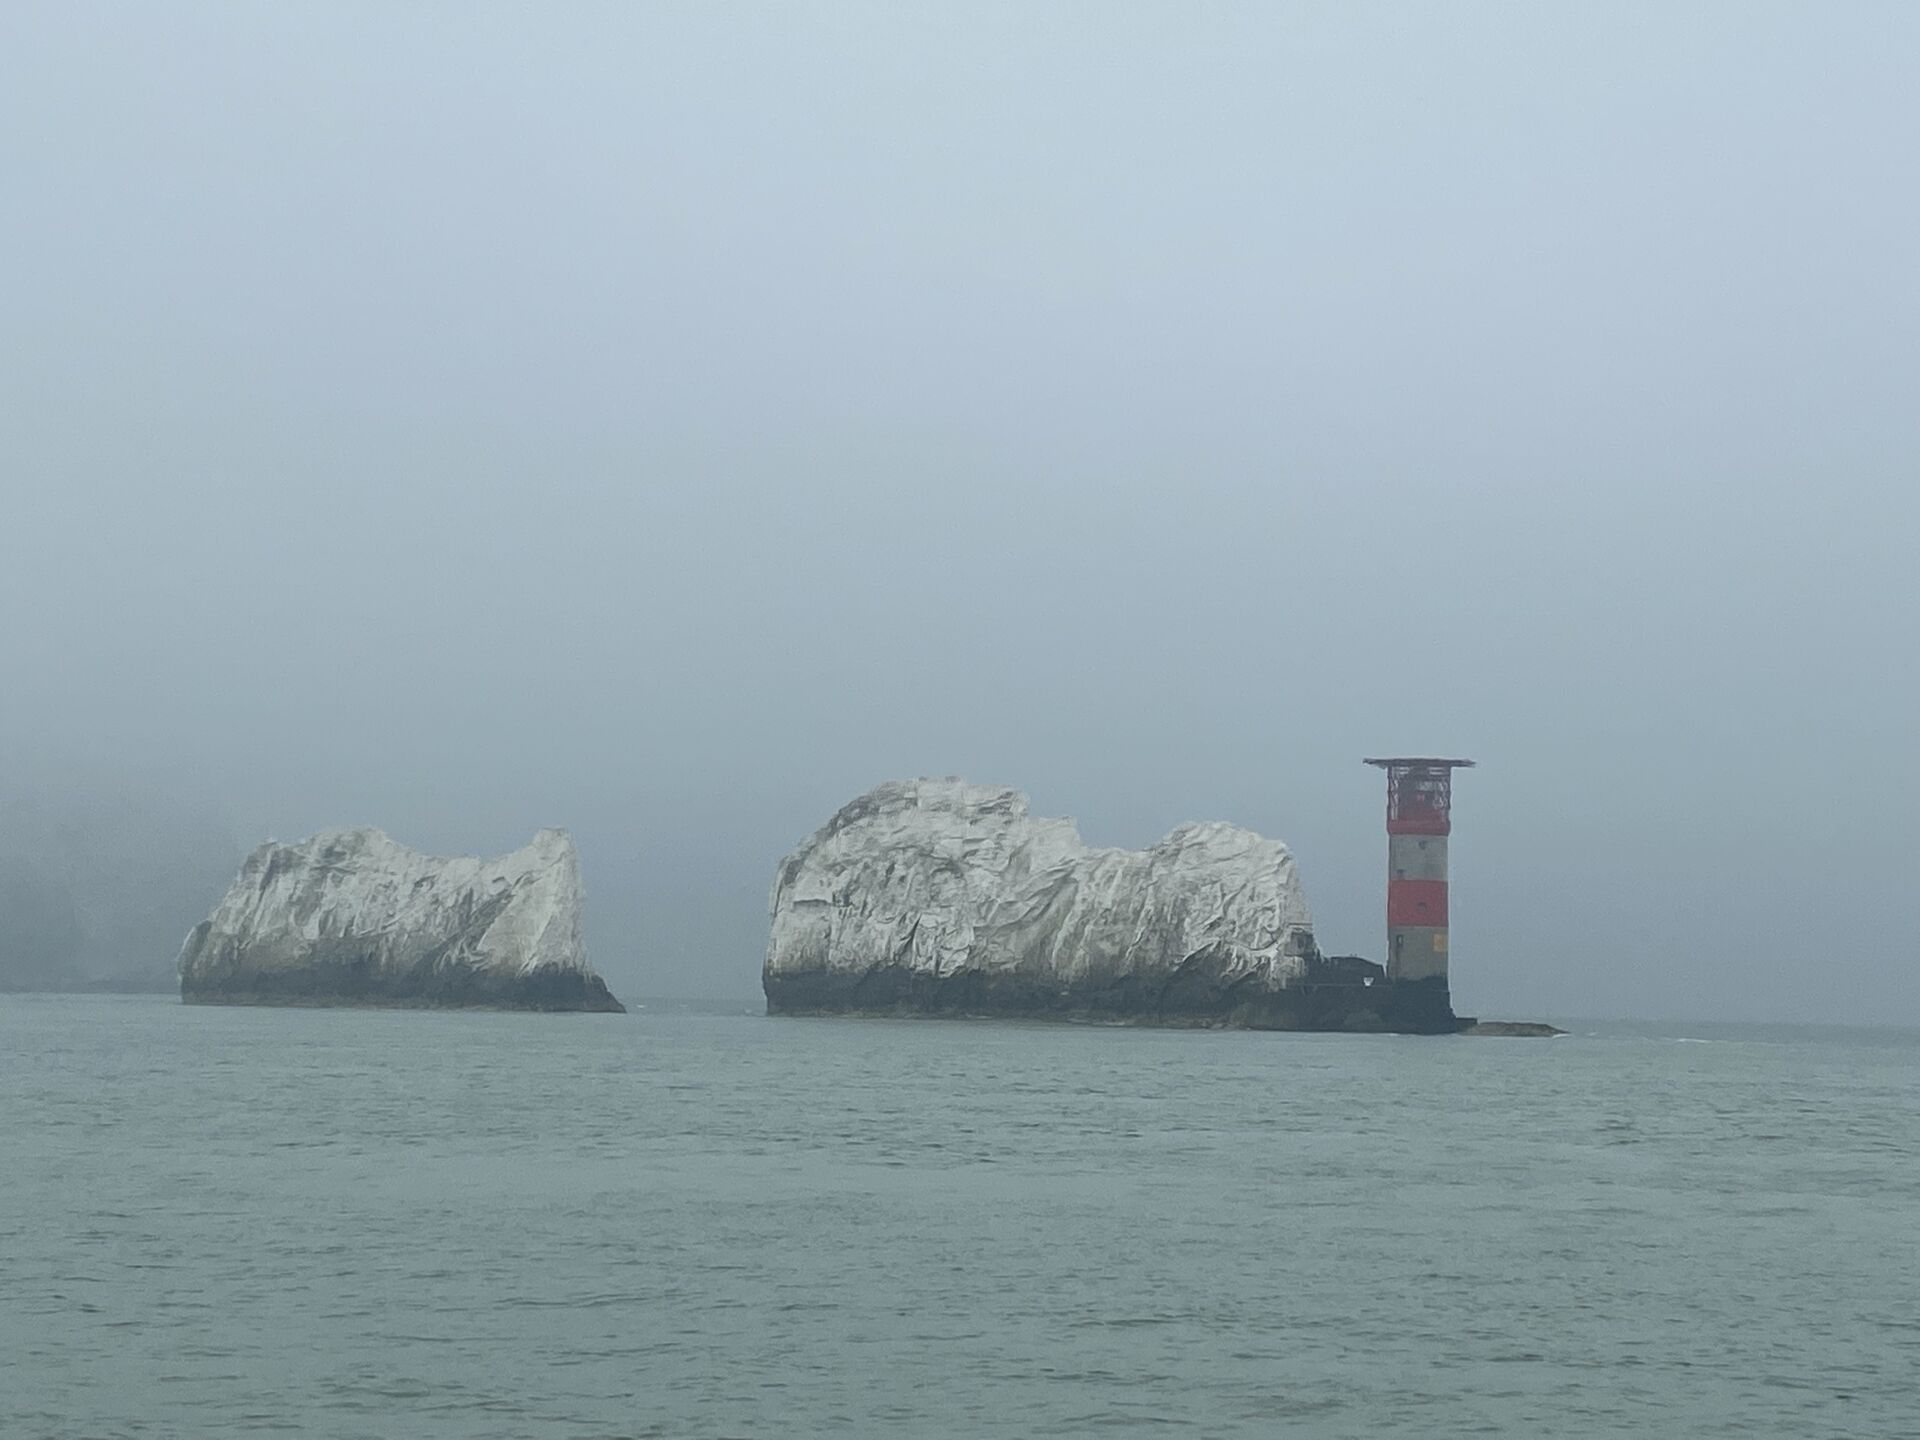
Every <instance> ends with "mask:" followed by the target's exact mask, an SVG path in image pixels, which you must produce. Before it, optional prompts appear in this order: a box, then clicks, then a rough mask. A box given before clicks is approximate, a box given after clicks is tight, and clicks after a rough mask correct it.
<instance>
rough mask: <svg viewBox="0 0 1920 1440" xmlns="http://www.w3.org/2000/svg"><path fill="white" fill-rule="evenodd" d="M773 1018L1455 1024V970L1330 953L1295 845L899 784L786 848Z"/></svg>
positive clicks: (957, 786) (776, 919) (768, 979)
mask: <svg viewBox="0 0 1920 1440" xmlns="http://www.w3.org/2000/svg"><path fill="white" fill-rule="evenodd" d="M772 922H773V923H772V934H771V937H770V939H769V943H768V948H767V959H766V965H765V968H764V970H763V972H762V983H763V986H764V988H765V991H766V997H767V1009H768V1011H769V1012H770V1013H772V1014H776V1015H949V1016H965V1015H979V1016H998V1017H1005V1018H1024V1019H1036V1020H1082V1021H1093V1022H1105V1023H1132V1024H1149V1025H1179V1026H1233V1027H1241V1028H1248V1029H1268V1030H1333V1031H1340V1030H1348V1031H1399V1032H1413V1033H1423V1034H1448V1033H1452V1032H1453V1031H1456V1030H1458V1029H1459V1028H1460V1024H1461V1022H1460V1021H1459V1020H1458V1019H1457V1018H1456V1017H1455V1016H1454V1014H1453V1011H1452V1008H1451V1005H1450V1004H1449V1001H1448V997H1447V987H1446V983H1445V981H1444V979H1441V980H1438V981H1435V982H1428V981H1416V982H1412V983H1406V984H1401V985H1394V984H1392V983H1391V982H1389V981H1388V979H1387V978H1386V972H1385V971H1384V970H1383V969H1382V967H1380V966H1379V965H1376V964H1373V963H1372V962H1370V961H1366V960H1362V959H1358V958H1357V957H1352V956H1335V957H1326V956H1322V955H1321V954H1320V951H1319V948H1318V946H1317V945H1316V944H1315V943H1314V938H1313V928H1312V921H1311V918H1310V916H1309V913H1308V910H1307V904H1306V899H1305V896H1304V895H1303V894H1302V892H1301V888H1300V883H1299V878H1298V875H1297V873H1296V871H1295V867H1294V861H1293V856H1292V854H1291V853H1290V852H1289V851H1288V849H1287V847H1286V846H1285V845H1283V844H1282V843H1280V842H1279V841H1277V840H1270V839H1266V838H1264V837H1262V836H1260V835H1256V834H1254V833H1253V832H1252V831H1250V830H1243V829H1241V828H1239V827H1237V826H1233V825H1225V824H1200V825H1183V826H1181V827H1179V828H1178V829H1176V830H1174V831H1173V832H1172V833H1171V834H1169V835H1168V836H1167V837H1166V838H1165V839H1164V840H1162V841H1161V842H1160V843H1159V844H1157V845H1155V846H1153V847H1152V848H1151V849H1148V850H1140V851H1132V850H1117V849H1102V848H1097V847H1093V846H1089V845H1087V844H1086V843H1084V842H1083V841H1082V840H1081V838H1080V835H1079V833H1078V831H1077V830H1076V829H1075V827H1074V825H1073V822H1071V821H1069V820H1048V819H1035V818H1033V817H1032V816H1030V815H1029V814H1028V807H1027V799H1026V797H1025V796H1024V795H1021V794H1020V793H1019V792H1017V791H1013V790H1005V789H998V788H993V787H984V786H975V785H968V784H965V783H964V782H962V781H959V780H951V779H949V780H914V781H896V782H891V783H889V784H885V785H881V786H879V787H877V788H876V789H874V790H872V791H869V792H868V793H867V794H865V795H863V796H861V797H860V798H859V799H857V800H855V801H853V802H852V803H851V804H849V805H847V806H846V807H844V808H843V809H842V810H841V811H840V813H839V814H837V815H836V816H834V818H833V819H832V820H831V821H829V822H828V823H827V824H826V826H824V827H823V828H822V829H821V830H820V831H819V832H817V833H816V834H815V835H813V836H812V837H811V838H810V839H809V840H807V841H806V842H805V843H804V844H803V845H801V847H800V848H799V849H798V850H796V851H795V852H794V853H793V854H792V855H789V856H788V857H787V858H786V859H785V860H784V861H783V862H782V863H781V865H780V869H779V872H778V874H777V876H776V877H775V881H774V889H773V897H772Z"/></svg>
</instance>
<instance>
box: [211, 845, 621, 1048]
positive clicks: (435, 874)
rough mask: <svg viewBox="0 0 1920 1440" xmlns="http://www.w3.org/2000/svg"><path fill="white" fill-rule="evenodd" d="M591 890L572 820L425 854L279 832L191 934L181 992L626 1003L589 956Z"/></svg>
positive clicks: (294, 999) (312, 1000) (246, 997)
mask: <svg viewBox="0 0 1920 1440" xmlns="http://www.w3.org/2000/svg"><path fill="white" fill-rule="evenodd" d="M582 896H583V892H582V890H581V886H580V860H579V856H578V855H577V853H576V852H575V850H574V848H573V840H572V838H571V837H569V836H568V835H567V833H566V832H565V831H564V830H542V831H540V832H539V833H538V834H537V835H535V836H534V837H533V840H532V842H531V843H530V844H528V845H526V846H524V847H523V848H521V849H519V850H516V851H514V852H513V853H512V854H511V855H503V856H500V857H499V858H498V859H494V860H483V859H478V858H475V857H470V856H466V857H460V858H455V859H441V858H438V857H436V856H432V855H422V854H420V853H419V852H418V851H415V850H409V849H408V848H407V847H406V846H404V845H400V844H396V843H395V842H394V841H392V840H390V839H388V838H387V836H386V835H384V834H383V833H381V832H380V831H378V830H330V831H326V832H323V833H322V834H319V835H315V836H313V837H311V838H310V839H307V840H302V841H301V842H299V843H298V844H296V845H281V844H277V843H275V842H271V841H269V842H268V843H267V844H265V845H262V846H261V847H260V848H259V849H257V850H255V851H254V852H253V854H251V855H249V856H248V857H247V860H246V863H245V864H244V865H242V866H241V867H240V874H239V876H238V878H236V879H235V880H234V882H233V886H232V888H231V889H229V890H228V891H227V894H226V898H225V899H223V900H222V901H221V902H220V904H219V905H218V906H217V907H216V908H215V909H214V912H213V913H212V914H211V915H209V916H208V917H207V918H206V919H205V920H202V921H201V922H200V923H199V924H198V925H196V926H194V927H193V930H192V932H191V933H190V934H189V935H188V936H187V940H186V944H185V945H184V946H183V947H182V948H181V951H180V998H181V999H182V1000H184V1001H186V1002H187V1003H189V1004H201V1005H389V1006H406V1007H441V1006H448V1007H453V1006H474V1007H481V1008H490V1009H508V1010H603V1011H620V1010H624V1009H625V1008H626V1007H625V1006H623V1005H621V1003H620V1002H619V1001H618V1000H616V999H614V998H613V996H612V995H611V994H610V993H609V992H608V990H607V987H606V983H605V982H604V981H602V980H601V978H600V977H599V976H598V975H596V974H595V973H594V972H593V969H592V967H591V966H589V965H588V964H587V959H586V952H585V949H584V947H583V946H582V944H581V939H580V910H581V902H582Z"/></svg>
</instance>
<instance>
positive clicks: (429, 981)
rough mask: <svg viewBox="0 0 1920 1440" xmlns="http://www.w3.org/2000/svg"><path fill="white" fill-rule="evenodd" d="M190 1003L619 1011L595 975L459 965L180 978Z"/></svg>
mask: <svg viewBox="0 0 1920 1440" xmlns="http://www.w3.org/2000/svg"><path fill="white" fill-rule="evenodd" d="M180 999H181V1000H182V1002H184V1003H185V1004H188V1005H318V1006H361V1007H367V1006H371V1007H379V1008H389V1009H403V1010H569V1011H574V1010H577V1011H593V1012H596V1013H606V1014H625V1013H626V1009H627V1007H626V1006H624V1005H622V1004H621V1003H620V1002H619V1001H618V1000H616V999H614V998H613V994H612V992H611V991H609V990H608V989H607V986H606V982H605V981H604V980H602V979H601V978H600V977H599V976H598V975H583V974H581V973H580V972H579V971H577V970H554V971H540V972H536V973H534V974H532V975H529V976H499V975H494V974H490V973H488V972H485V971H478V970H470V969H465V968H461V967H456V968H448V969H436V970H431V971H428V972H426V973H414V974H408V975H390V974H385V973H382V972H380V971H377V970H373V969H371V968H370V967H355V966H326V967H316V968H314V969H311V970H288V971H259V972H254V973H242V974H239V975H235V976H232V977H231V978H227V979H223V980H219V981H206V980H196V979H193V978H186V979H183V980H182V982H181V985H180Z"/></svg>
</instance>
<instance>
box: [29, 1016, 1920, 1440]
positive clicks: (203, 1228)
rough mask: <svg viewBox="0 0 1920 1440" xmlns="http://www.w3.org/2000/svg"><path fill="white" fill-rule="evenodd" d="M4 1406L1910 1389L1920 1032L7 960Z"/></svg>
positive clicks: (629, 1428)
mask: <svg viewBox="0 0 1920 1440" xmlns="http://www.w3.org/2000/svg"><path fill="white" fill-rule="evenodd" d="M0 1093H4V1094H6V1095H7V1096H8V1104H7V1105H6V1107H5V1109H4V1112H0V1152H3V1153H5V1154H6V1156H7V1157H8V1161H7V1164H6V1165H5V1166H4V1167H0V1295H4V1296H5V1303H4V1305H0V1355H5V1356H6V1357H7V1359H8V1362H9V1363H8V1366H7V1376H8V1381H7V1384H6V1385H5V1386H4V1387H0V1432H4V1433H6V1434H9V1435H12V1434H20V1435H33V1436H36V1437H43V1440H117V1437H122V1436H126V1437H133V1436H189V1435H191V1436H196V1437H221V1436H235V1437H238V1436H243V1435H245V1436H251V1435H258V1434H262V1433H267V1432H268V1431H272V1432H273V1433H281V1434H288V1435H311V1436H328V1437H335V1436H342V1435H361V1434H366V1435H390V1434H396V1433H404V1434H407V1435H413V1436H420V1437H442V1436H444V1437H447V1440H455V1437H458V1440H481V1437H500V1440H518V1437H524V1436H526V1435H529V1434H541V1435H561V1434H579V1435H590V1436H672V1437H700V1436H715V1437H718V1436H731V1435H745V1434H751V1435H766V1434H788V1435H825V1434H836V1435H852V1436H872V1437H875V1440H879V1437H893V1436H899V1435H903V1434H904V1435H935V1434H955V1433H964V1434H968V1435H977V1436H983V1437H985V1436H1005V1437H1009V1440H1013V1437H1027V1436H1034V1435H1063V1436H1064V1435H1092V1434H1111V1433H1114V1432H1115V1431H1121V1432H1129V1431H1133V1430H1153V1431H1156V1432H1158V1431H1164V1430H1167V1429H1169V1428H1175V1429H1185V1430H1191V1431H1192V1432H1193V1433H1196V1434H1207V1435H1222V1436H1228V1435H1232V1436H1238V1435H1244V1436H1249V1437H1252V1436H1269V1435H1272V1434H1274V1433H1275V1432H1276V1430H1284V1431H1287V1432H1289V1433H1301V1434H1310V1435H1314V1436H1325V1437H1354V1440H1361V1437H1366V1440H1376V1437H1382V1436H1406V1437H1429V1436H1452V1435H1461V1436H1464V1435H1469V1434H1488V1433H1494V1434H1513V1435H1539V1434H1551V1435H1555V1436H1593V1437H1601V1436H1608V1437H1617V1436H1626V1435H1636V1436H1642V1435H1643V1436H1648V1437H1654V1436H1659V1437H1669V1436H1673V1435H1701V1436H1707V1435H1726V1436H1742V1437H1780V1440H1812V1437H1834V1440H1838V1437H1843V1436H1844V1437H1853V1436H1859V1435H1892V1434H1897V1433H1901V1432H1903V1431H1904V1430H1905V1429H1907V1428H1910V1425H1911V1421H1912V1418H1913V1393H1912V1381H1913V1375H1914V1373H1915V1369H1916V1366H1917V1365H1920V1315H1916V1313H1915V1309H1914V1301H1913V1297H1914V1295H1915V1294H1916V1293H1920V1263H1917V1262H1916V1260H1915V1252H1914V1248H1913V1246H1912V1245H1911V1244H1910V1243H1909V1241H1910V1235H1909V1228H1910V1225H1909V1222H1910V1216H1911V1215H1912V1213H1913V1211H1914V1207H1915V1206H1916V1205H1920V1158H1916V1157H1920V1042H1917V1041H1916V1037H1915V1036H1914V1035H1913V1034H1912V1033H1910V1032H1896V1031H1883V1032H1873V1031H1827V1032H1821V1031H1810V1030H1806V1029H1800V1028H1793V1027H1757V1028H1745V1027H1711V1028H1707V1027H1695V1028H1694V1029H1693V1030H1690V1031H1689V1030H1682V1029H1678V1028H1675V1027H1641V1028H1638V1029H1635V1028H1631V1027H1611V1028H1602V1029H1600V1030H1598V1031H1597V1032H1594V1033H1586V1034H1577V1035H1574V1036H1571V1037H1569V1038H1566V1039H1563V1040H1556V1041H1550V1042H1527V1041H1507V1042H1500V1041H1473V1040H1463V1039H1451V1040H1432V1039H1424V1040H1423V1039H1410V1038H1405V1037H1391V1036H1373V1037H1349V1036H1331V1035H1329V1036H1302V1035H1293V1036H1275V1035H1259V1034H1245V1033H1241V1034H1231V1033H1219V1032H1192V1031H1146V1030H1130V1029H1095V1028H1082V1027H1046V1026H1020V1025H988V1024H970V1023H941V1022H897V1023H896V1022H860V1021H823V1020H797V1021H781V1020H768V1019H764V1018H759V1017H754V1016H742V1015H739V1014H724V1013H718V1014H715V1013H687V1012H676V1013H654V1012H646V1013H642V1014H638V1015H634V1016H631V1017H624V1018H622V1017H598V1016H534V1015H501V1014H477V1013H467V1014H446V1013H432V1012H408V1013H397V1012H370V1011H296V1010H228V1009H217V1008H216V1009H197V1008H182V1007H179V1006H177V1005H173V1004H170V1003H168V1002H166V1001H165V1000H161V999H149V998H125V999H120V998H111V999H109V998H77V997H52V996H49V997H11V998H8V999H5V1000H0Z"/></svg>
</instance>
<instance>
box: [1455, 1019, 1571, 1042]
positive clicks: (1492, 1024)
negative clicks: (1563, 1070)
mask: <svg viewBox="0 0 1920 1440" xmlns="http://www.w3.org/2000/svg"><path fill="white" fill-rule="evenodd" d="M1460 1033H1461V1034H1462V1035H1505V1036H1514V1037H1518V1038H1521V1039H1530V1040H1545V1039H1550V1038H1551V1037H1553V1036H1555V1035H1564V1034H1566V1033H1567V1032H1566V1031H1564V1030H1562V1029H1561V1028H1560V1027H1559V1026H1557V1025H1548V1024H1544V1023H1543V1022H1541V1021H1539V1020H1475V1021H1473V1022H1472V1023H1471V1024H1468V1025H1466V1026H1464V1027H1463V1028H1462V1029H1461V1031H1460Z"/></svg>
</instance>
